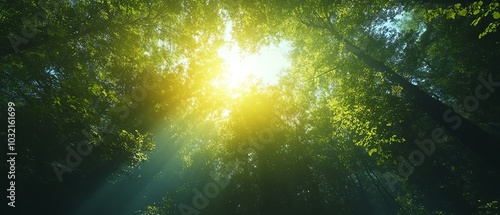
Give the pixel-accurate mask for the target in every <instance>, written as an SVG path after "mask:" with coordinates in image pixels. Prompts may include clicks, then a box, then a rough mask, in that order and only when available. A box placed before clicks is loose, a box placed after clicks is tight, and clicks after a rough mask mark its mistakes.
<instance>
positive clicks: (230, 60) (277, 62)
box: [218, 42, 291, 90]
mask: <svg viewBox="0 0 500 215" xmlns="http://www.w3.org/2000/svg"><path fill="white" fill-rule="evenodd" d="M290 49H291V47H290V44H289V43H287V42H281V43H279V44H271V45H269V46H265V47H262V48H261V49H260V50H259V51H258V52H257V53H255V54H247V53H242V52H241V50H240V48H239V47H238V46H237V45H235V46H232V47H230V46H228V45H225V46H223V47H222V48H220V49H219V50H218V54H219V57H221V58H222V59H223V60H224V63H225V70H226V71H225V72H224V73H223V77H222V80H221V82H222V84H224V85H225V86H226V87H227V88H228V89H230V90H233V89H235V88H238V87H241V86H245V85H248V84H249V83H254V82H256V81H259V80H260V81H262V83H264V84H266V85H275V84H277V83H278V73H279V72H280V71H281V70H284V69H286V68H288V67H290V66H291V63H290V60H289V59H288V53H289V51H290Z"/></svg>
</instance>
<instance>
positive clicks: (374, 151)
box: [368, 148, 377, 156]
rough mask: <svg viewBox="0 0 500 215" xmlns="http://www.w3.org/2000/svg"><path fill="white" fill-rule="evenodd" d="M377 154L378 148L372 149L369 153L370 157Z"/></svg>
mask: <svg viewBox="0 0 500 215" xmlns="http://www.w3.org/2000/svg"><path fill="white" fill-rule="evenodd" d="M376 152H377V149H376V148H373V149H370V151H369V152H368V155H370V156H372V154H373V153H376Z"/></svg>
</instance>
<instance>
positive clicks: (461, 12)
mask: <svg viewBox="0 0 500 215" xmlns="http://www.w3.org/2000/svg"><path fill="white" fill-rule="evenodd" d="M458 15H459V16H465V15H467V9H465V8H464V9H462V10H460V11H459V12H458Z"/></svg>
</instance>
